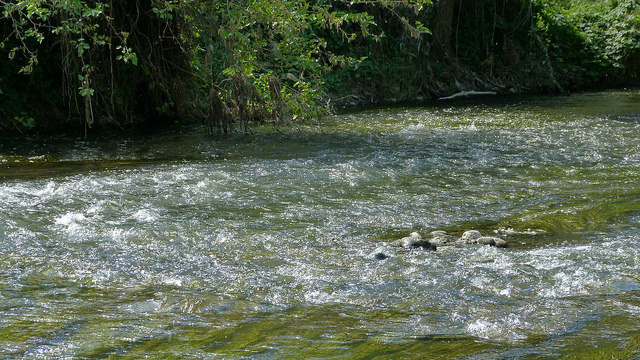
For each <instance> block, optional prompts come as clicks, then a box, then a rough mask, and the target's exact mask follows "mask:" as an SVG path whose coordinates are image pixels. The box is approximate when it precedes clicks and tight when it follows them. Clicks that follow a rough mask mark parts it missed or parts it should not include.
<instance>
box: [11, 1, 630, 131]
mask: <svg viewBox="0 0 640 360" xmlns="http://www.w3.org/2000/svg"><path fill="white" fill-rule="evenodd" d="M82 4H83V3H81V2H79V3H74V5H73V6H68V7H65V6H62V5H60V4H57V3H51V4H50V3H42V4H40V5H37V6H31V7H30V6H27V5H26V4H25V3H21V2H17V3H15V4H14V3H13V2H6V3H4V4H3V7H4V10H5V13H6V15H5V16H4V17H2V18H0V38H2V39H4V40H3V42H2V46H0V55H2V57H0V133H4V134H9V133H10V134H13V135H15V136H24V134H29V133H33V132H40V133H43V134H47V133H55V132H57V131H59V129H61V128H62V129H67V128H73V129H78V131H81V132H83V133H86V134H87V135H88V134H89V133H92V134H93V135H94V136H100V134H109V133H111V132H118V131H119V130H120V129H122V128H135V127H138V126H140V125H141V124H142V125H143V126H147V127H162V126H165V125H166V124H172V123H176V122H182V123H189V122H191V123H198V122H202V123H204V124H205V125H206V126H207V127H208V128H209V129H210V131H211V132H212V133H218V134H229V133H230V132H233V131H239V132H245V133H246V132H249V131H250V127H251V126H252V125H255V124H261V123H274V124H276V123H280V124H281V123H289V122H297V121H301V120H305V119H311V118H317V117H320V116H323V115H325V114H326V113H327V112H328V111H330V109H331V108H335V107H337V108H342V107H350V106H363V105H387V104H398V103H408V102H422V101H426V100H428V99H439V98H443V97H448V96H452V95H455V94H461V93H467V94H469V93H478V92H484V93H487V92H490V93H493V92H495V93H496V94H499V95H512V94H541V93H543V94H557V93H570V92H576V91H585V90H593V89H603V88H616V87H620V86H627V85H638V84H640V65H639V64H640V61H638V60H639V59H640V45H638V44H640V10H638V9H640V6H639V4H638V0H624V1H602V2H595V3H594V2H591V1H584V0H571V1H566V2H564V1H563V2H558V1H554V0H531V1H530V0H517V1H493V0H491V1H489V0H483V1H475V2H471V3H467V2H462V1H458V0H443V1H438V2H437V3H436V4H432V3H431V2H429V1H415V2H404V3H403V4H400V3H398V2H389V1H368V2H350V3H343V2H322V1H321V2H318V3H313V4H312V3H308V2H304V1H302V2H282V1H275V0H274V2H273V4H271V5H269V6H266V5H265V4H264V3H261V2H256V3H251V4H250V5H248V6H249V8H246V7H245V6H243V4H241V3H236V2H233V1H232V2H229V3H228V6H227V7H220V6H218V5H216V4H208V3H207V2H199V1H190V2H174V1H166V2H164V5H163V6H160V5H158V4H151V3H148V2H146V3H144V2H140V1H134V2H131V3H118V4H115V5H114V4H112V3H111V2H108V3H107V2H102V1H98V2H96V3H95V4H93V5H92V6H94V5H95V7H91V9H90V10H91V11H89V8H87V9H84V10H83V8H82V6H83V5H82ZM156 5H157V6H156ZM203 9H207V11H203ZM267 10H268V11H267ZM35 13H38V14H40V15H39V17H37V18H36V20H34V18H33V16H34V14H35ZM132 14H135V15H136V16H132ZM203 14H208V15H203ZM132 18H135V19H137V20H136V22H132V21H131V19H132ZM21 19H22V20H24V19H31V21H21ZM64 19H67V20H64ZM68 19H73V20H68ZM292 19H295V21H293V20H292ZM69 21H70V22H71V23H74V24H76V26H77V27H73V28H69V27H68V22H69ZM212 24H216V26H211V25H212ZM294 24H295V26H294ZM160 29H164V30H162V31H160ZM213 29H215V31H214V30H213ZM87 34H91V38H90V39H89V37H88V36H85V35H87ZM167 34H170V35H167Z"/></svg>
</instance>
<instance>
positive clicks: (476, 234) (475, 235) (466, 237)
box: [458, 230, 482, 244]
mask: <svg viewBox="0 0 640 360" xmlns="http://www.w3.org/2000/svg"><path fill="white" fill-rule="evenodd" d="M481 237H482V234H480V231H477V230H468V231H465V232H464V234H462V237H461V238H460V240H458V241H460V242H466V243H467V244H476V243H477V242H478V239H480V238H481Z"/></svg>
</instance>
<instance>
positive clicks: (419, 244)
mask: <svg viewBox="0 0 640 360" xmlns="http://www.w3.org/2000/svg"><path fill="white" fill-rule="evenodd" d="M391 245H393V246H402V247H408V248H414V249H415V248H423V249H425V250H435V249H436V246H435V245H434V244H432V243H430V242H429V241H427V240H424V239H422V236H421V235H420V234H418V233H417V232H412V233H411V235H409V236H407V237H403V238H402V239H400V240H397V241H394V242H393V243H391Z"/></svg>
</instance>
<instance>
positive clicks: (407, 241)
mask: <svg viewBox="0 0 640 360" xmlns="http://www.w3.org/2000/svg"><path fill="white" fill-rule="evenodd" d="M419 241H422V236H420V234H418V233H417V232H415V231H414V232H412V233H411V234H410V235H409V236H407V237H403V238H402V239H400V243H401V244H402V246H404V247H407V246H414V245H415V244H416V243H417V242H419Z"/></svg>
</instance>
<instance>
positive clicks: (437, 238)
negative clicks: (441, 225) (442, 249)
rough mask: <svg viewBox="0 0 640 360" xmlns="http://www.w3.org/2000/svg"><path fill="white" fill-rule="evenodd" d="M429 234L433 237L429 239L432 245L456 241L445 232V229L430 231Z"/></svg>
mask: <svg viewBox="0 0 640 360" xmlns="http://www.w3.org/2000/svg"><path fill="white" fill-rule="evenodd" d="M431 236H433V237H432V238H431V239H429V242H430V243H432V244H434V245H446V244H449V243H452V242H454V241H456V238H454V237H453V236H451V235H449V234H447V232H446V231H442V230H436V231H432V232H431Z"/></svg>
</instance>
